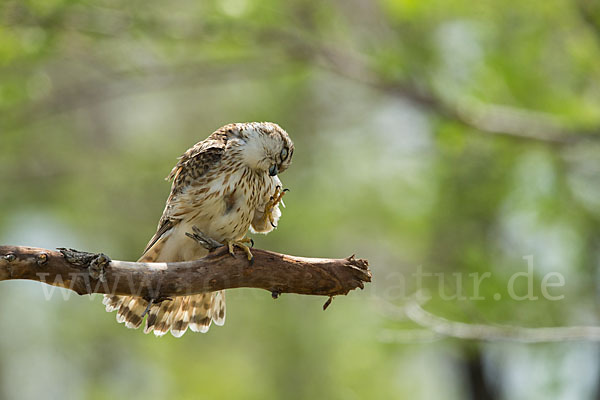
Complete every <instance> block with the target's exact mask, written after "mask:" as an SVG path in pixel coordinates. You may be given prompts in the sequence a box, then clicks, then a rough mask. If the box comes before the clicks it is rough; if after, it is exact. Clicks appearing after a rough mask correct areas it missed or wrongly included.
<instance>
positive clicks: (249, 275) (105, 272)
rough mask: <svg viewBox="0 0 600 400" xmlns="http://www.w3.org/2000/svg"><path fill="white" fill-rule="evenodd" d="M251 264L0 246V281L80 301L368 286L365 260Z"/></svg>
mask: <svg viewBox="0 0 600 400" xmlns="http://www.w3.org/2000/svg"><path fill="white" fill-rule="evenodd" d="M252 254H253V255H254V262H253V263H249V262H248V259H247V258H246V257H245V255H244V256H242V255H241V253H240V254H236V256H235V257H233V256H231V255H230V254H229V253H228V252H227V249H226V248H225V247H219V248H217V249H214V250H213V251H211V252H210V253H209V254H208V255H207V256H206V257H204V258H201V259H199V260H195V261H188V262H172V263H171V262H167V263H135V262H126V261H115V260H110V259H109V258H108V257H107V256H105V255H104V254H92V253H85V252H78V251H76V250H67V249H62V250H61V252H58V251H53V250H47V249H42V248H36V247H24V246H0V281H3V280H11V279H28V280H34V281H39V282H44V283H47V284H50V285H53V286H60V287H64V288H67V289H70V290H73V291H75V292H77V293H78V294H80V295H83V294H92V293H111V294H118V295H134V296H140V297H145V298H149V299H164V298H168V297H174V296H182V295H191V294H197V293H202V292H213V291H217V290H223V289H232V288H240V287H250V288H258V289H265V290H268V291H270V292H271V293H272V294H273V296H274V297H277V296H278V295H279V294H281V293H298V294H307V295H317V296H329V297H332V296H336V295H340V294H347V293H348V292H349V291H350V290H353V289H356V288H357V287H360V288H361V289H362V288H364V283H365V282H370V281H371V271H369V269H368V262H367V260H363V259H356V258H354V256H350V257H347V258H341V259H328V258H305V257H295V256H289V255H285V254H279V253H274V252H270V251H265V250H257V249H253V250H252Z"/></svg>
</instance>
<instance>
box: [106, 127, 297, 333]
mask: <svg viewBox="0 0 600 400" xmlns="http://www.w3.org/2000/svg"><path fill="white" fill-rule="evenodd" d="M293 153H294V144H293V143H292V141H291V140H290V137H289V136H288V134H287V132H286V131H284V130H283V129H282V128H281V127H279V125H277V124H274V123H270V122H250V123H236V124H230V125H225V126H223V127H222V128H220V129H218V130H217V131H215V132H214V133H212V134H211V135H210V136H209V137H208V138H206V139H205V140H203V141H201V142H199V143H197V144H196V145H194V146H193V147H192V148H190V149H189V150H187V151H186V152H185V153H184V154H183V155H182V156H181V157H180V158H179V162H178V163H177V165H175V167H174V168H173V170H172V171H171V173H170V174H169V176H168V177H167V179H168V180H172V181H173V183H172V186H171V194H170V195H169V198H168V199H167V204H166V206H165V210H164V212H163V215H162V217H161V219H160V221H159V223H158V229H157V232H156V234H155V235H154V236H153V237H152V239H150V242H149V243H148V245H147V247H146V250H145V251H144V253H143V255H142V257H141V258H140V259H139V260H138V261H140V262H167V261H171V262H173V261H190V260H195V259H198V258H201V257H204V256H206V254H207V253H208V251H207V250H206V249H205V248H203V247H202V246H200V245H199V244H198V243H197V242H195V241H194V240H192V239H191V238H190V237H188V236H186V233H191V232H192V228H193V227H196V228H197V229H198V230H200V231H202V232H203V233H204V234H205V235H206V236H208V237H210V238H212V239H215V240H217V241H219V242H221V243H223V244H225V245H227V246H229V251H230V253H232V254H233V246H238V247H241V248H243V249H244V250H245V251H246V254H247V255H248V259H249V260H251V259H252V253H251V252H250V250H249V248H248V247H247V246H246V245H245V243H248V242H249V241H250V240H249V239H247V238H245V235H246V232H247V231H248V229H250V230H251V231H252V232H261V233H268V232H270V231H272V230H273V228H274V227H275V226H276V224H277V221H278V220H279V217H280V216H281V211H280V209H279V204H280V201H281V197H282V196H283V194H284V193H285V191H284V190H282V184H281V181H280V180H279V177H278V174H279V173H281V172H283V171H285V170H286V169H287V168H288V167H289V165H290V163H291V160H292V155H293ZM103 303H104V305H105V306H106V311H109V312H110V311H114V310H118V312H117V321H118V322H124V323H125V326H127V327H128V328H134V329H135V328H138V327H139V326H140V325H141V324H142V320H143V319H144V315H145V314H146V313H147V314H148V317H147V319H146V326H145V328H144V333H150V332H152V331H154V334H155V335H156V336H162V335H164V334H166V333H167V332H168V331H169V330H170V331H171V334H172V335H173V336H175V337H180V336H182V335H183V334H184V333H185V332H186V330H187V329H188V328H190V329H191V330H192V331H194V332H207V331H208V328H209V327H210V324H211V322H213V321H214V323H215V324H217V325H223V324H224V323H225V293H224V292H223V291H219V292H212V293H202V294H197V295H192V296H181V297H174V298H172V299H170V300H163V301H161V302H159V303H157V304H154V303H152V302H151V303H150V305H149V302H148V301H147V300H145V299H143V298H141V297H134V296H115V295H105V296H104V300H103Z"/></svg>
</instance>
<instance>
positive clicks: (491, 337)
mask: <svg viewBox="0 0 600 400" xmlns="http://www.w3.org/2000/svg"><path fill="white" fill-rule="evenodd" d="M388 306H390V304H389V303H388ZM394 307H396V306H394ZM396 308H397V310H396V311H395V314H397V313H398V312H400V310H401V312H402V314H403V315H404V316H405V317H407V318H408V319H409V320H411V321H412V322H414V323H415V324H417V325H419V326H420V327H421V328H425V330H423V329H416V330H413V329H409V330H402V329H401V330H398V331H392V330H386V331H384V332H382V334H381V335H380V338H381V339H382V340H383V341H386V342H405V341H409V342H410V341H420V342H425V341H433V340H439V339H443V338H445V337H452V338H456V339H463V340H483V341H514V342H523V343H545V342H564V341H600V326H561V327H540V328H525V327H521V326H511V325H484V324H468V323H465V322H458V321H451V320H448V319H446V318H443V317H440V316H438V315H435V314H433V313H430V312H429V311H426V310H425V309H424V308H423V307H422V306H421V304H420V303H419V302H418V301H417V300H410V301H409V302H408V303H406V304H405V305H404V306H403V307H396ZM394 332H396V333H397V334H395V333H394Z"/></svg>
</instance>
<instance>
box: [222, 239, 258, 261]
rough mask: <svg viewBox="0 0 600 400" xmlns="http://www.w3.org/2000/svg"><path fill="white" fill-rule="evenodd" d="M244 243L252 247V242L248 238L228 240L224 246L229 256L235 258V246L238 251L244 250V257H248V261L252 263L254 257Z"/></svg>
mask: <svg viewBox="0 0 600 400" xmlns="http://www.w3.org/2000/svg"><path fill="white" fill-rule="evenodd" d="M245 243H250V246H251V247H253V246H254V240H252V239H250V238H243V239H240V240H228V241H226V242H225V244H226V245H227V249H228V250H229V254H231V255H232V256H234V257H235V253H234V251H233V248H234V247H235V246H237V247H239V248H240V249H242V250H244V252H245V253H246V256H247V257H248V261H250V262H252V261H254V256H253V255H252V252H251V251H250V247H248V246H246V245H245Z"/></svg>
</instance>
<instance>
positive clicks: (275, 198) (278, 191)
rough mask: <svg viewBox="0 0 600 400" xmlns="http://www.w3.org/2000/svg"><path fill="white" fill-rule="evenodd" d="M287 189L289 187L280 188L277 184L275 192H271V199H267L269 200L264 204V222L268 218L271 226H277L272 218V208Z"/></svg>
mask: <svg viewBox="0 0 600 400" xmlns="http://www.w3.org/2000/svg"><path fill="white" fill-rule="evenodd" d="M288 191H289V189H283V190H281V187H280V186H277V187H276V188H275V194H273V196H271V199H269V201H268V202H267V204H266V205H265V213H264V215H263V222H264V223H266V222H267V220H269V223H270V224H271V226H272V227H273V228H277V226H275V220H274V219H273V208H275V206H276V205H277V204H279V203H280V202H281V199H282V198H283V195H284V194H285V192H288Z"/></svg>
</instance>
